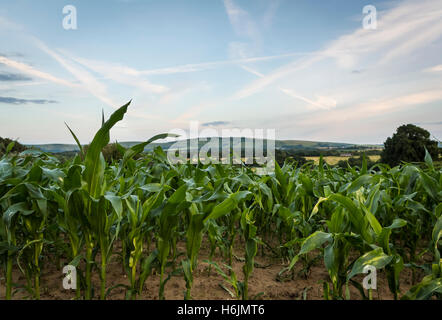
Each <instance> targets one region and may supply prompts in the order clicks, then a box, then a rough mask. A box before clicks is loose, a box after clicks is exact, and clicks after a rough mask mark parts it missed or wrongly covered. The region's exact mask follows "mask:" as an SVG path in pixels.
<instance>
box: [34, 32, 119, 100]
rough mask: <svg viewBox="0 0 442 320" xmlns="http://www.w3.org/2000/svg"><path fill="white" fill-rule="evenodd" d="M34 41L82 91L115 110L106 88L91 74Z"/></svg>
mask: <svg viewBox="0 0 442 320" xmlns="http://www.w3.org/2000/svg"><path fill="white" fill-rule="evenodd" d="M34 41H35V43H36V45H37V47H39V48H40V49H41V50H42V51H44V52H46V53H47V54H48V55H49V56H50V57H52V58H53V59H54V60H55V61H57V62H58V63H59V64H60V65H61V66H62V67H63V68H64V69H65V70H66V71H68V72H69V73H71V74H72V75H73V76H74V77H75V78H76V79H77V80H78V81H79V82H80V83H81V85H82V87H83V89H85V90H86V91H88V92H89V93H90V94H92V95H93V96H95V97H97V98H98V99H100V100H101V101H103V102H104V103H106V104H107V105H108V106H110V107H113V108H115V107H116V105H117V103H115V101H113V100H112V99H110V98H109V93H108V91H107V88H106V86H105V85H104V84H103V83H101V82H100V81H98V80H97V78H96V77H94V76H93V75H92V74H90V73H89V72H88V71H86V70H84V69H83V68H81V67H79V66H77V65H75V64H73V63H72V62H70V61H68V60H67V59H66V58H64V57H63V56H62V55H61V54H58V53H57V52H55V51H54V50H52V49H50V48H49V47H48V46H47V45H46V44H44V43H43V42H42V41H41V40H39V39H37V38H34Z"/></svg>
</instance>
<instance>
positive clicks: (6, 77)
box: [0, 73, 32, 82]
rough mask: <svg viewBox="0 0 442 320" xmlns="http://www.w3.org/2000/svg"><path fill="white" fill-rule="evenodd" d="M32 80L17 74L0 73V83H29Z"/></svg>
mask: <svg viewBox="0 0 442 320" xmlns="http://www.w3.org/2000/svg"><path fill="white" fill-rule="evenodd" d="M30 80H32V78H30V77H27V76H25V75H23V74H18V73H0V81H5V82H14V81H30Z"/></svg>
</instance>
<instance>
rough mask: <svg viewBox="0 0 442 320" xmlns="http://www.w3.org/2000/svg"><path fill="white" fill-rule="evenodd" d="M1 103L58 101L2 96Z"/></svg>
mask: <svg viewBox="0 0 442 320" xmlns="http://www.w3.org/2000/svg"><path fill="white" fill-rule="evenodd" d="M0 103H4V104H13V105H21V104H50V103H58V101H55V100H45V99H18V98H13V97H0Z"/></svg>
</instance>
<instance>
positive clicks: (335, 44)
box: [233, 0, 442, 99]
mask: <svg viewBox="0 0 442 320" xmlns="http://www.w3.org/2000/svg"><path fill="white" fill-rule="evenodd" d="M441 14H442V1H428V0H423V1H418V2H416V1H404V2H401V3H400V5H398V6H397V7H395V8H393V9H391V10H389V11H386V12H384V14H383V15H382V16H379V17H378V29H377V30H364V29H362V28H359V29H357V30H355V31H354V32H352V33H350V34H347V35H344V36H341V37H339V38H338V39H337V40H335V41H332V42H331V43H330V44H329V45H328V46H326V47H325V48H324V49H322V50H320V51H318V52H315V53H312V54H310V56H309V57H303V58H301V59H299V60H296V61H293V62H291V63H289V64H286V65H284V66H282V67H280V68H278V69H276V70H274V71H273V72H271V73H269V74H268V75H266V76H265V77H263V78H261V79H258V80H255V81H253V82H252V83H250V84H248V85H246V86H244V87H243V88H241V89H240V90H238V91H237V92H236V93H235V94H234V96H233V98H234V99H241V98H245V97H248V96H251V95H253V94H255V93H257V92H259V91H261V90H262V89H263V88H265V87H267V86H270V85H272V84H274V83H275V82H277V81H279V80H281V79H283V78H286V77H288V76H295V75H296V73H297V72H299V71H300V70H304V69H306V68H309V67H311V66H313V65H314V64H317V63H319V62H323V61H325V60H326V59H327V58H332V59H334V60H335V61H336V62H337V66H338V68H340V69H347V70H351V69H352V68H354V67H355V66H356V65H359V64H360V63H361V61H366V62H372V61H375V62H374V63H373V67H381V66H382V65H384V68H385V65H386V64H387V62H388V63H389V64H396V65H397V64H398V63H399V62H400V58H403V57H404V56H405V57H408V56H409V55H410V54H411V53H412V52H415V51H417V50H421V49H422V48H423V47H425V46H426V45H428V44H431V43H432V42H433V41H434V40H436V39H440V37H441V35H442V20H441V19H440V16H441ZM406 67H407V65H406V64H405V65H404V68H406Z"/></svg>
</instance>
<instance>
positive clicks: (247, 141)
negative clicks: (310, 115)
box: [26, 138, 382, 153]
mask: <svg viewBox="0 0 442 320" xmlns="http://www.w3.org/2000/svg"><path fill="white" fill-rule="evenodd" d="M209 139H210V138H209ZM209 139H201V138H200V141H199V142H197V141H196V140H197V139H187V140H179V141H172V142H163V143H152V144H150V145H148V146H147V147H146V148H145V151H150V150H152V149H154V148H155V147H156V146H161V147H162V148H163V150H168V149H169V148H171V147H172V146H174V147H176V146H179V147H184V146H186V145H187V146H190V148H191V149H192V146H194V145H196V143H198V145H199V148H201V146H203V145H205V144H206V143H207V142H208V141H209ZM215 139H216V138H215ZM218 139H221V138H218ZM230 139H232V138H230ZM255 141H258V140H255ZM241 142H242V144H243V145H245V146H247V145H248V146H252V145H253V139H251V138H241V140H240V139H239V138H236V140H234V141H233V146H234V147H238V146H239V143H241ZM119 143H120V144H121V145H122V146H124V147H126V148H129V147H131V146H133V145H135V144H138V143H140V142H137V141H127V142H119ZM228 143H229V140H228V138H223V139H222V144H223V145H227V144H228ZM175 144H176V145H175ZM262 144H263V145H264V146H266V144H267V140H263V141H262ZM26 146H27V147H30V148H33V149H39V150H42V151H44V152H49V153H61V152H72V151H78V150H79V149H78V146H77V145H76V144H33V145H26ZM275 147H276V148H277V149H281V150H333V149H345V150H350V149H359V150H361V149H379V148H382V145H358V144H350V143H338V142H321V141H304V140H276V141H275Z"/></svg>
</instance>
